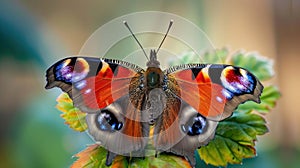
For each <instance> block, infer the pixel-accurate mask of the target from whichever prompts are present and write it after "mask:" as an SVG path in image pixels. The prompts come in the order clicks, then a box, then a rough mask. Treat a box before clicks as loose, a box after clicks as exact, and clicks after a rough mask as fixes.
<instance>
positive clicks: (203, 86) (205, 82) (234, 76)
mask: <svg viewBox="0 0 300 168" xmlns="http://www.w3.org/2000/svg"><path fill="white" fill-rule="evenodd" d="M165 73H166V74H167V77H168V84H167V86H168V88H169V89H170V90H171V92H172V93H174V94H175V95H176V96H178V97H180V98H181V99H182V100H184V101H185V102H187V103H188V104H189V105H190V106H192V107H193V108H194V109H196V110H197V111H198V112H199V113H200V114H201V115H203V116H204V117H207V118H209V119H212V120H216V121H220V120H223V119H225V118H227V117H229V116H230V115H231V114H232V112H233V110H234V109H236V108H237V106H238V105H239V104H240V103H243V102H245V101H247V100H254V101H256V102H259V96H260V94H261V92H262V89H263V86H262V85H261V83H260V82H259V81H258V80H257V79H256V78H255V76H254V75H252V74H251V73H249V72H248V71H246V70H244V69H242V68H238V67H233V66H230V65H217V64H216V65H204V64H191V65H185V66H178V67H174V68H171V69H169V70H167V71H166V72H165Z"/></svg>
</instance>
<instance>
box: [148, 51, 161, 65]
mask: <svg viewBox="0 0 300 168" xmlns="http://www.w3.org/2000/svg"><path fill="white" fill-rule="evenodd" d="M159 65H160V63H159V61H158V60H157V55H156V51H155V50H150V60H149V61H148V62H147V67H154V68H159Z"/></svg>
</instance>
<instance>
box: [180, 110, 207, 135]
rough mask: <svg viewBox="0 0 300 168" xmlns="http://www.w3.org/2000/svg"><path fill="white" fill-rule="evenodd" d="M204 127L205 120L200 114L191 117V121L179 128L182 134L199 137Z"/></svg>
mask: <svg viewBox="0 0 300 168" xmlns="http://www.w3.org/2000/svg"><path fill="white" fill-rule="evenodd" d="M205 126H206V119H205V118H204V117H202V116H201V115H200V114H197V115H196V116H193V117H191V119H190V120H189V121H188V122H187V123H186V124H184V125H182V126H181V129H182V131H183V132H185V133H187V134H188V135H189V136H196V135H200V134H202V133H203V132H204V129H205Z"/></svg>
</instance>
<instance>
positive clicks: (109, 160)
mask: <svg viewBox="0 0 300 168" xmlns="http://www.w3.org/2000/svg"><path fill="white" fill-rule="evenodd" d="M116 156H117V154H115V153H113V152H110V151H107V155H106V161H105V165H106V166H110V165H111V164H112V162H113V160H114V159H115V157H116Z"/></svg>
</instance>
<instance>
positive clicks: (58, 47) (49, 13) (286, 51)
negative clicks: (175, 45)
mask: <svg viewBox="0 0 300 168" xmlns="http://www.w3.org/2000/svg"><path fill="white" fill-rule="evenodd" d="M149 10H155V11H164V12H170V13H174V14H177V15H180V16H182V17H185V18H187V19H189V20H190V21H192V22H194V23H195V24H197V25H198V26H199V27H200V28H201V29H202V30H203V31H205V32H206V33H207V35H208V36H209V37H210V40H211V41H212V42H213V43H214V45H215V46H216V48H222V47H224V46H227V47H229V49H231V51H235V50H239V49H244V50H246V51H258V52H259V53H260V54H261V55H264V56H266V57H269V58H272V59H273V60H274V66H275V70H276V76H275V78H274V79H273V80H272V81H271V82H272V83H274V84H275V85H277V86H278V87H279V88H280V90H281V93H282V98H281V99H280V100H279V102H278V105H277V107H276V108H275V109H274V110H272V112H271V113H270V114H268V115H267V116H266V117H267V120H268V124H269V127H270V132H269V133H268V134H267V135H265V136H263V137H260V138H259V140H258V144H257V149H258V156H257V157H256V158H253V159H246V160H245V161H244V164H243V165H234V166H229V167H267V168H268V167H270V168H274V167H275V168H277V167H278V168H279V167H299V165H300V122H299V118H300V112H299V109H300V92H299V90H298V87H299V86H300V83H299V81H300V78H299V62H300V56H299V54H300V52H299V51H300V40H299V39H300V1H298V0H286V1H281V0H273V1H271V0H262V1H258V0H257V1H246V0H227V1H196V0H195V1H180V0H173V1H170V0H169V1H168V0H166V1H138V0H135V1H117V0H113V1H104V0H103V1H93V0H87V1H81V0H64V1H60V0H52V1H41V0H1V1H0V167H1V168H2V167H3V168H10V167H12V168H14V167H22V168H23V167H24V168H35V167H36V168H40V167H44V168H48V167H49V168H52V167H54V168H58V167H68V166H70V164H71V163H72V162H73V161H74V158H72V157H71V156H72V155H73V154H74V153H76V152H78V151H80V150H82V149H84V148H85V146H86V144H91V143H92V140H91V139H90V138H89V137H88V136H87V135H86V134H84V133H83V134H81V133H77V132H74V131H72V130H71V129H69V128H68V126H66V125H64V124H63V122H64V121H63V119H61V118H60V117H59V114H60V112H59V111H58V110H57V109H55V107H54V106H55V104H56V102H55V99H56V97H57V96H58V95H59V94H60V91H59V90H58V89H57V90H51V91H46V90H44V85H45V77H44V75H45V70H46V68H47V67H48V66H50V64H52V63H53V62H54V61H56V60H58V59H60V58H63V57H65V56H68V55H76V54H78V53H79V51H80V49H81V46H82V45H83V43H84V42H85V41H86V39H87V38H88V37H89V36H90V35H91V34H92V33H93V32H94V31H95V30H96V29H98V28H99V27H100V26H101V25H103V24H105V23H106V22H108V21H110V20H111V19H114V18H116V17H119V16H122V15H124V14H129V13H132V12H137V11H149Z"/></svg>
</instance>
